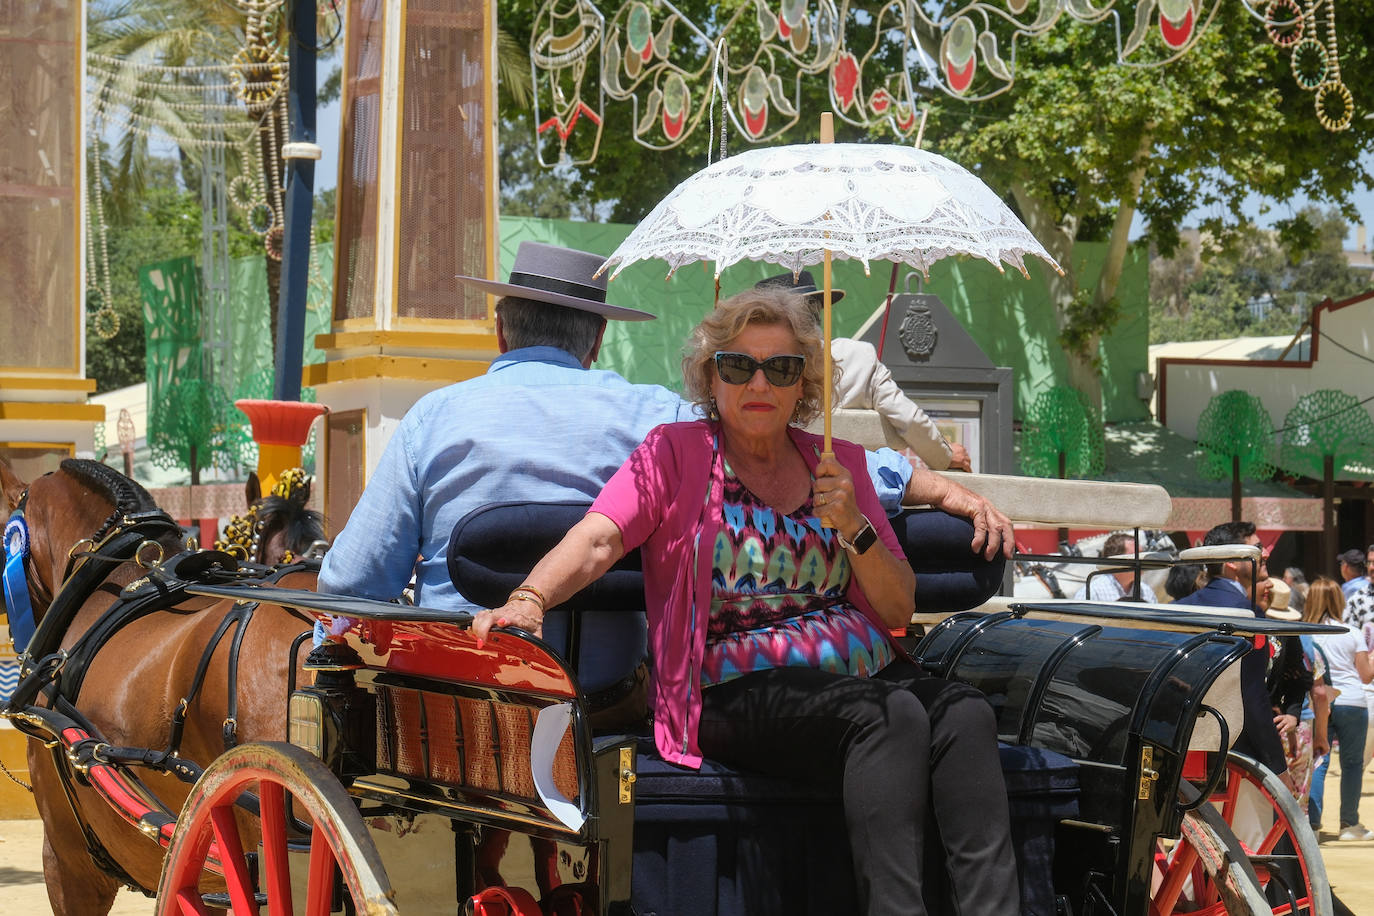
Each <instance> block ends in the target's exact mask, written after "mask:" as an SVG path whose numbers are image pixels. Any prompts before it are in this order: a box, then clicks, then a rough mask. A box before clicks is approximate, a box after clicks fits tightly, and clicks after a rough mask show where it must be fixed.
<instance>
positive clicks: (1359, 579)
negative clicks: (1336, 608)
mask: <svg viewBox="0 0 1374 916" xmlns="http://www.w3.org/2000/svg"><path fill="white" fill-rule="evenodd" d="M1368 584H1369V577H1368V576H1356V577H1355V578H1353V579H1347V580H1346V581H1344V582H1342V583H1341V592H1342V593H1343V594H1344V595H1345V600H1347V601H1349V600H1350V596H1351V595H1353V594H1355V593H1356V592H1358V591H1359V590H1360V589H1362V588H1364V587H1365V586H1366V585H1368Z"/></svg>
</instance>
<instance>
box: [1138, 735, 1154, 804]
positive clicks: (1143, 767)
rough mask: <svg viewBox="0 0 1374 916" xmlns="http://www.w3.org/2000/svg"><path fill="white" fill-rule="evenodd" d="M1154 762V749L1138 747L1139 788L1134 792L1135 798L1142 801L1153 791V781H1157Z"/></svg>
mask: <svg viewBox="0 0 1374 916" xmlns="http://www.w3.org/2000/svg"><path fill="white" fill-rule="evenodd" d="M1154 762H1155V749H1154V748H1152V747H1142V748H1141V749H1140V789H1139V790H1138V791H1137V792H1136V798H1137V799H1140V800H1142V801H1144V800H1146V799H1148V798H1149V797H1150V796H1151V795H1152V794H1153V793H1154V790H1155V783H1156V782H1158V781H1159V771H1158V770H1156V769H1154Z"/></svg>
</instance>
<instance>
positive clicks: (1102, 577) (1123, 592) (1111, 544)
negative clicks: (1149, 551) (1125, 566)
mask: <svg viewBox="0 0 1374 916" xmlns="http://www.w3.org/2000/svg"><path fill="white" fill-rule="evenodd" d="M1102 556H1104V557H1122V556H1130V557H1134V556H1135V538H1134V537H1132V536H1131V535H1130V534H1128V533H1126V532H1124V531H1118V532H1117V533H1116V534H1113V535H1112V536H1111V537H1109V538H1107V542H1106V543H1105V544H1103V545H1102ZM1089 582H1090V583H1091V585H1092V597H1091V598H1090V599H1089V600H1092V601H1121V600H1123V599H1127V598H1132V597H1133V596H1134V594H1135V592H1134V586H1135V573H1134V572H1133V571H1131V570H1125V571H1123V572H1118V573H1098V574H1097V575H1094V576H1093V577H1092V578H1091V579H1090V580H1089ZM1086 589H1087V584H1086V583H1085V584H1084V585H1083V586H1080V587H1079V589H1078V591H1077V592H1075V593H1074V598H1076V599H1079V600H1082V599H1084V598H1088V593H1087V591H1086ZM1140 600H1141V601H1148V602H1150V603H1151V604H1155V603H1157V602H1158V600H1159V599H1158V598H1156V597H1155V591H1154V589H1152V588H1150V586H1149V585H1147V584H1146V583H1144V582H1142V583H1140Z"/></svg>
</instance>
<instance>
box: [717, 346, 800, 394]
mask: <svg viewBox="0 0 1374 916" xmlns="http://www.w3.org/2000/svg"><path fill="white" fill-rule="evenodd" d="M805 368H806V357H805V356H770V357H768V358H767V359H765V360H764V361H763V362H759V361H758V360H756V359H754V357H752V356H749V355H748V354H745V353H727V352H726V351H724V350H718V351H716V372H717V373H718V374H719V375H720V380H721V381H722V382H724V383H725V384H727V385H743V384H745V383H746V382H748V381H749V380H750V379H751V378H753V377H754V373H755V372H757V371H759V370H760V369H762V370H763V377H764V378H766V379H768V384H770V385H775V386H777V387H778V388H786V387H787V386H788V385H795V384H796V383H797V379H799V378H801V377H802V370H803V369H805Z"/></svg>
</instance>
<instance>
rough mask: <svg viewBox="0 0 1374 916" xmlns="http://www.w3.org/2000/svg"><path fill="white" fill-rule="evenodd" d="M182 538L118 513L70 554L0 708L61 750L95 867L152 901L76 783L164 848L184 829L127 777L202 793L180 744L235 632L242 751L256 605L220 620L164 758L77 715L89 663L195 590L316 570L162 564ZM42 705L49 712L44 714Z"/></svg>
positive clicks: (234, 724) (231, 681)
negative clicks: (93, 606)
mask: <svg viewBox="0 0 1374 916" xmlns="http://www.w3.org/2000/svg"><path fill="white" fill-rule="evenodd" d="M27 497H28V494H27V492H25V494H24V496H23V497H21V499H20V502H19V505H18V506H17V507H16V509H15V511H14V513H13V514H12V515H11V518H10V524H9V525H7V528H6V548H7V549H6V576H5V585H6V590H7V592H8V591H11V590H12V587H13V586H15V582H14V581H13V580H14V578H15V576H14V575H12V573H13V572H14V570H13V567H14V565H15V563H16V555H18V556H17V560H18V562H20V563H27V560H28V558H27V552H28V551H27V542H25V544H24V548H25V549H24V550H23V551H22V555H20V554H21V552H20V551H18V550H16V551H13V552H11V551H10V550H9V547H10V535H11V529H13V528H16V524H15V523H16V520H17V521H18V526H17V527H18V528H20V529H22V530H23V532H24V535H25V538H26V537H27V528H26V527H25V525H24V518H23V513H24V508H25V503H26V501H27ZM173 534H174V535H175V536H176V537H177V539H178V540H180V538H181V528H180V526H178V525H177V523H176V522H175V521H174V520H173V519H172V518H171V517H170V516H168V515H167V514H166V513H165V512H163V511H162V510H161V509H155V510H149V511H142V512H119V511H116V513H115V514H114V515H113V516H112V517H111V519H110V520H108V521H107V522H106V525H105V526H103V527H102V529H101V531H100V532H97V535H96V538H99V540H98V542H97V541H96V539H95V538H91V539H87V540H86V541H82V542H78V543H77V544H76V545H74V546H73V548H72V550H71V551H70V552H69V554H68V556H69V563H68V566H67V569H66V572H65V573H64V577H63V581H62V584H61V585H60V586H58V587H57V588H56V594H55V595H54V596H53V599H52V602H51V603H50V605H49V608H48V611H47V612H46V613H45V614H44V615H43V619H42V620H41V621H39V622H38V624H37V626H36V627H34V628H33V629H32V630H31V636H30V638H29V639H28V640H27V644H26V646H25V647H24V651H23V654H22V655H21V656H20V665H21V680H20V682H19V684H18V685H17V686H16V688H15V690H14V693H13V694H12V696H11V697H10V699H9V702H8V703H7V704H6V705H5V707H4V708H3V709H0V715H3V716H4V717H6V718H8V719H10V720H11V721H12V722H13V723H14V724H15V725H16V727H17V728H18V729H19V730H21V731H23V732H25V733H26V734H27V735H29V736H30V737H32V738H35V739H37V740H41V741H43V743H44V745H45V746H46V747H47V748H49V749H50V750H51V751H52V753H53V759H54V762H55V764H56V769H57V772H58V774H59V775H60V777H61V782H62V788H63V791H64V793H65V795H66V798H67V802H68V804H69V805H70V806H71V810H72V814H73V816H74V817H75V819H76V821H77V824H78V825H79V826H80V828H81V831H82V834H83V836H84V837H85V841H86V845H87V851H88V852H89V854H90V856H91V859H92V860H93V861H94V862H95V864H96V865H97V866H98V867H99V868H100V869H101V870H102V871H104V872H105V873H106V874H108V875H110V876H111V877H113V878H114V879H115V880H116V881H118V882H120V883H121V884H124V885H126V886H129V887H131V888H134V889H136V890H141V891H143V892H144V893H145V894H147V893H150V891H149V889H147V888H143V887H141V886H139V885H138V883H137V882H136V881H134V880H133V879H132V877H130V876H129V875H128V873H127V872H126V871H125V870H124V869H123V868H122V867H121V866H120V865H119V863H118V862H117V861H116V860H115V859H114V857H113V856H111V855H110V854H109V852H108V850H106V849H105V848H104V846H103V844H102V843H101V841H100V839H99V838H98V837H97V836H96V835H95V832H94V830H92V829H91V827H90V825H89V823H88V822H87V821H86V819H85V818H84V817H83V816H82V813H81V810H80V804H79V802H78V799H77V797H76V794H75V791H74V786H73V784H72V783H73V780H76V781H79V782H81V783H84V784H85V785H87V786H90V787H92V788H94V789H96V791H98V792H99V793H100V794H101V795H103V796H104V797H105V798H106V799H107V800H108V801H109V802H110V803H111V804H112V805H113V806H114V807H115V808H116V809H117V810H118V811H119V813H120V814H121V815H122V816H123V817H124V818H125V819H126V820H128V821H129V822H130V823H132V824H134V825H135V826H137V827H138V828H139V829H140V831H142V832H143V833H145V834H146V835H148V836H150V837H154V838H158V839H159V840H161V841H162V842H163V843H164V845H165V844H166V842H168V841H170V836H171V830H172V828H173V827H174V826H175V823H176V816H175V814H174V813H173V812H172V811H170V810H168V809H167V808H166V807H165V806H163V805H162V804H161V803H160V802H158V801H157V798H156V796H155V795H154V794H153V793H151V792H150V791H148V790H147V789H146V788H144V787H143V785H142V782H141V780H140V779H139V778H138V777H137V776H136V775H134V774H133V773H131V772H130V770H129V768H130V767H144V768H148V769H152V770H155V771H158V772H162V773H171V774H173V775H175V776H176V777H177V778H178V779H180V780H181V781H182V782H185V783H187V784H193V783H195V782H196V780H198V779H199V778H200V776H201V773H202V772H203V768H202V767H201V766H200V765H199V764H197V763H195V762H194V761H191V760H188V759H186V758H184V757H182V756H180V753H179V751H180V745H181V739H182V734H183V730H184V727H185V723H186V718H187V712H188V710H189V708H190V706H191V704H192V703H194V702H195V701H196V699H197V697H198V695H199V692H200V689H201V687H202V685H203V684H204V682H205V678H206V675H207V673H208V671H209V667H210V662H211V659H212V657H213V656H214V653H215V650H216V649H217V648H218V647H219V645H220V643H221V642H222V641H223V640H224V638H225V637H226V636H227V635H228V633H229V631H230V630H233V631H234V634H233V638H232V640H231V641H230V645H229V658H228V689H227V698H226V703H227V709H226V716H225V719H224V725H223V729H222V740H223V743H224V749H225V750H226V751H227V750H229V749H230V748H232V747H234V746H235V745H236V744H237V743H238V719H237V711H238V668H239V654H240V650H241V648H242V645H243V640H244V636H245V635H246V633H247V630H248V625H249V623H250V622H251V621H252V618H253V612H254V611H255V610H256V609H257V607H258V602H256V601H239V602H235V603H234V605H233V606H232V607H231V609H230V610H229V611H228V612H227V613H226V614H225V616H224V618H223V619H222V620H221V621H220V623H219V626H218V627H217V628H216V629H215V632H214V634H213V635H212V636H211V638H210V640H209V641H208V643H207V644H206V646H205V649H204V651H203V652H202V654H201V657H200V661H199V663H198V664H197V666H196V670H195V674H194V676H193V677H192V680H191V684H190V687H189V689H188V690H187V691H186V693H185V695H184V696H183V697H182V698H181V700H180V702H179V703H178V705H177V708H176V710H175V711H174V712H173V714H172V721H171V725H170V728H169V735H168V741H167V745H166V747H164V748H160V749H158V748H141V747H118V746H113V745H110V744H109V743H107V742H105V741H103V740H102V739H101V737H100V733H99V730H98V729H97V728H96V726H95V725H94V724H93V723H91V722H90V721H89V720H88V719H87V718H86V717H85V716H84V715H82V714H81V712H80V711H79V710H78V709H77V708H76V701H77V697H78V696H79V694H80V690H81V686H82V684H83V682H84V680H85V676H86V673H87V671H88V670H89V667H90V665H91V663H92V661H94V659H95V657H96V654H97V652H98V651H99V650H100V649H101V648H102V647H103V646H104V645H106V644H107V643H108V642H109V640H110V639H111V638H112V637H113V636H114V634H116V633H117V632H119V631H120V630H121V629H123V628H124V627H125V626H128V625H129V624H130V623H133V622H134V621H136V620H139V619H141V618H143V617H145V616H147V615H149V614H152V613H155V612H158V611H162V610H166V609H168V608H171V607H174V606H175V605H177V604H179V603H180V602H181V601H183V600H185V599H186V598H187V597H188V596H187V593H186V589H187V587H188V586H191V585H204V584H207V583H215V582H228V581H242V580H244V579H245V578H251V579H252V580H254V581H255V582H259V583H261V584H271V583H273V582H276V581H277V580H278V579H280V578H281V577H282V576H284V575H286V574H288V573H291V572H296V571H299V570H302V569H308V568H312V564H309V563H304V562H298V563H294V564H291V565H288V566H282V567H275V568H269V567H261V566H256V565H251V566H250V565H246V564H243V565H241V564H240V563H239V562H238V560H237V559H236V558H235V557H234V556H233V555H231V554H229V553H226V552H223V551H218V550H196V549H195V548H194V544H193V542H192V543H190V544H188V546H189V547H190V548H191V549H188V550H185V551H183V552H181V553H178V554H176V555H174V556H173V557H171V558H169V559H166V560H165V561H164V559H163V551H164V548H163V544H162V542H163V541H164V540H167V539H168V538H169V536H170V535H173ZM83 545H87V547H88V549H86V550H79V549H78V548H81V547H82V546H83ZM151 548H156V550H157V557H156V559H153V560H152V561H151V562H148V561H146V560H145V556H146V555H148V554H149V553H150V550H151ZM130 560H134V561H137V562H138V563H139V564H140V565H141V566H144V567H145V568H147V569H148V574H147V575H145V576H143V577H141V578H139V579H137V580H135V581H133V582H131V583H129V585H127V586H125V587H124V588H123V589H122V590H120V591H118V593H117V594H116V599H115V601H114V603H113V604H111V605H110V607H108V608H107V609H106V610H105V612H104V614H102V615H101V617H100V618H99V619H98V620H97V621H96V622H95V623H94V624H93V625H92V626H91V627H90V629H88V630H87V631H86V632H85V633H83V634H82V635H81V637H80V638H79V639H78V640H77V641H76V643H75V644H74V645H73V646H72V647H71V648H70V649H62V648H61V640H62V637H63V635H64V634H65V632H66V630H67V628H68V627H69V626H70V625H71V623H72V621H73V620H74V619H75V617H76V614H77V612H78V611H79V610H80V608H81V607H82V606H83V605H84V604H85V602H86V600H87V599H88V598H90V597H91V596H92V595H93V594H94V593H95V592H96V591H97V590H99V589H110V590H113V589H114V588H115V586H113V585H110V584H107V583H106V582H105V580H106V578H107V577H108V576H109V575H110V573H112V572H113V571H114V570H115V569H116V568H117V567H118V566H120V565H122V564H124V563H126V562H129V561H130ZM25 578H26V577H25V576H24V575H23V571H22V570H21V571H20V573H19V575H18V579H19V581H18V586H19V587H21V588H24V593H25V594H24V597H25V598H27V597H28V596H27V588H26V587H25V586H26V585H27V583H26V582H25V581H24V579H25ZM40 584H41V583H40ZM12 606H13V605H12ZM40 700H41V701H42V705H39V703H40ZM250 807H251V803H250Z"/></svg>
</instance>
